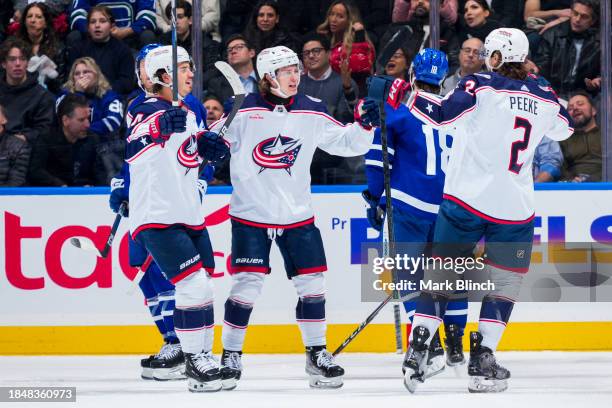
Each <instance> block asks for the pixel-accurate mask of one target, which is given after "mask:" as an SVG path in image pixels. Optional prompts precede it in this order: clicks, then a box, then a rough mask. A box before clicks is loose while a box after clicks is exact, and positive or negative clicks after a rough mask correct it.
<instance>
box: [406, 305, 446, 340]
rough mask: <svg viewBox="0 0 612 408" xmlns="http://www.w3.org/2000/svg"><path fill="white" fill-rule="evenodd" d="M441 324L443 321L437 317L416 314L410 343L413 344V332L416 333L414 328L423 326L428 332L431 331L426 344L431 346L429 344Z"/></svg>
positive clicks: (413, 319)
mask: <svg viewBox="0 0 612 408" xmlns="http://www.w3.org/2000/svg"><path fill="white" fill-rule="evenodd" d="M441 322H442V319H440V318H438V317H436V316H429V315H423V314H420V313H415V314H414V317H413V318H412V330H411V331H410V338H409V339H408V341H409V342H410V343H412V332H413V331H414V328H415V327H418V326H423V327H425V328H426V329H427V330H429V339H428V340H427V341H426V342H425V343H426V344H427V345H429V343H430V342H431V338H432V337H433V335H434V334H436V331H437V330H438V326H440V323H441Z"/></svg>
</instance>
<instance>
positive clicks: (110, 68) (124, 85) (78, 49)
mask: <svg viewBox="0 0 612 408" xmlns="http://www.w3.org/2000/svg"><path fill="white" fill-rule="evenodd" d="M87 22H88V24H87V30H88V38H83V39H82V40H79V41H78V42H77V43H75V44H74V45H73V46H72V47H71V48H70V49H69V56H68V62H69V64H70V66H71V67H72V65H73V64H74V61H75V60H76V59H78V58H81V57H91V58H93V59H94V61H96V63H97V64H98V66H99V67H100V69H101V70H102V73H103V74H104V76H105V77H106V79H107V80H108V81H109V82H110V84H111V87H112V88H113V90H114V91H115V92H117V93H118V94H120V95H127V94H129V93H130V91H131V90H132V89H134V86H135V84H136V78H135V74H134V57H133V56H132V52H131V50H130V48H129V47H128V46H127V45H125V44H124V43H123V42H122V41H120V40H118V39H116V38H114V37H113V36H112V35H111V33H112V30H113V28H114V27H115V17H114V16H113V14H112V12H111V10H110V9H109V8H108V7H106V6H95V7H92V8H91V9H90V10H89V14H88V15H87Z"/></svg>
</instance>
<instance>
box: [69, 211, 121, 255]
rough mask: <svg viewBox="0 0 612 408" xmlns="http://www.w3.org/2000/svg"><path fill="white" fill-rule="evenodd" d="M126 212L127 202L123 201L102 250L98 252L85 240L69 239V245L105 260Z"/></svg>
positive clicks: (91, 243)
mask: <svg viewBox="0 0 612 408" xmlns="http://www.w3.org/2000/svg"><path fill="white" fill-rule="evenodd" d="M126 210H127V202H126V201H124V202H122V203H121V206H120V207H119V211H117V216H116V217H115V221H114V222H113V227H112V228H111V231H110V234H109V236H108V238H107V239H106V244H104V248H102V250H99V249H98V248H97V247H96V246H95V245H94V244H93V242H91V240H89V239H85V238H76V237H75V238H70V243H71V244H72V245H74V246H75V247H77V248H81V249H83V250H85V251H90V252H96V253H97V254H98V256H99V257H100V258H106V256H107V255H108V252H109V251H110V249H111V246H112V245H113V240H114V239H115V234H116V233H117V229H118V228H119V223H120V222H121V218H122V217H123V214H125V211H126Z"/></svg>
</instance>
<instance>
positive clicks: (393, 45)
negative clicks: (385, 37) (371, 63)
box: [376, 25, 412, 75]
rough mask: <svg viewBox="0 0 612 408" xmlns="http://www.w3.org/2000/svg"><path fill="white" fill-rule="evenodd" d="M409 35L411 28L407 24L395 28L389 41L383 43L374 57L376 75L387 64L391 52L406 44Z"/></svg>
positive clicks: (391, 54)
mask: <svg viewBox="0 0 612 408" xmlns="http://www.w3.org/2000/svg"><path fill="white" fill-rule="evenodd" d="M411 35H412V29H411V28H410V27H409V26H407V25H405V26H401V27H400V28H399V30H397V31H396V32H395V34H393V36H392V37H391V38H390V39H389V41H387V44H385V46H384V48H383V49H382V51H381V52H380V54H379V55H378V58H377V59H376V74H377V75H380V74H382V73H383V72H384V70H385V66H386V65H387V63H388V62H389V60H390V59H391V57H392V56H393V54H395V51H397V50H398V49H399V48H401V47H402V46H403V45H404V44H406V42H407V41H408V39H409V38H410V36H411Z"/></svg>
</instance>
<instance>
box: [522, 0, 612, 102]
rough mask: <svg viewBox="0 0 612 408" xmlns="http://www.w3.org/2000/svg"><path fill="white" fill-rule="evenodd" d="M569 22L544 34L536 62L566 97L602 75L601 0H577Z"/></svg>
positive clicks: (561, 95) (554, 86)
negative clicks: (587, 80) (588, 81)
mask: <svg viewBox="0 0 612 408" xmlns="http://www.w3.org/2000/svg"><path fill="white" fill-rule="evenodd" d="M571 10H572V11H571V17H570V20H569V21H566V22H564V23H561V24H558V25H556V26H555V27H553V28H551V29H550V30H548V31H546V32H545V33H544V34H543V35H542V41H541V42H540V46H539V48H538V52H537V54H536V56H535V58H534V62H535V63H536V65H537V66H538V67H539V68H540V74H541V75H542V76H543V77H545V78H546V79H548V80H549V81H550V83H551V85H552V87H553V89H554V90H555V91H556V92H557V94H559V96H560V97H562V98H567V96H568V95H569V94H570V93H572V92H574V91H576V90H580V89H582V90H585V89H587V84H586V82H585V80H586V79H594V78H597V77H600V76H601V74H600V40H599V33H598V22H597V20H598V15H599V2H598V1H597V0H573V2H572V8H571Z"/></svg>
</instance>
